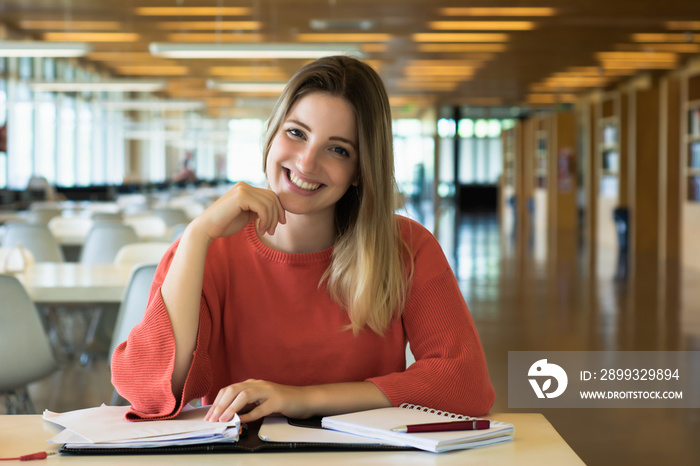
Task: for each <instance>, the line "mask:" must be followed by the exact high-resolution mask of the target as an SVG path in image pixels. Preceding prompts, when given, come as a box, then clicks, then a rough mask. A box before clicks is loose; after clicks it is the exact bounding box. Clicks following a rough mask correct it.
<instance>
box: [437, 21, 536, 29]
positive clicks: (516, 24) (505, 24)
mask: <svg viewBox="0 0 700 466" xmlns="http://www.w3.org/2000/svg"><path fill="white" fill-rule="evenodd" d="M428 27H429V28H430V29H433V30H439V31H459V30H462V31H530V30H532V29H535V23H533V22H532V21H430V22H429V23H428Z"/></svg>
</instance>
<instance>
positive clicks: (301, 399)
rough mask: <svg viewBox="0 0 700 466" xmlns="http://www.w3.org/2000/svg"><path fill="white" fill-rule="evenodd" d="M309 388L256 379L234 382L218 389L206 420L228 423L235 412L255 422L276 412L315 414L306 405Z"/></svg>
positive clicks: (297, 416)
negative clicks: (306, 394)
mask: <svg viewBox="0 0 700 466" xmlns="http://www.w3.org/2000/svg"><path fill="white" fill-rule="evenodd" d="M306 389H307V387H295V386H290V385H280V384H276V383H272V382H266V381H264V380H253V379H250V380H246V381H245V382H241V383H235V384H233V385H229V386H228V387H224V388H222V389H221V390H219V394H218V395H216V400H214V403H212V405H211V408H209V411H208V412H207V415H206V416H205V417H204V419H205V420H207V421H212V422H217V421H220V422H227V421H230V420H231V419H233V415H234V414H236V413H239V416H240V418H241V422H252V421H255V420H256V419H260V418H261V417H264V416H267V415H268V414H273V413H279V414H282V415H284V416H287V417H292V418H305V417H310V416H312V415H313V413H312V412H310V410H309V407H308V406H307V402H306V397H305V391H306ZM251 407H252V409H250V408H251ZM247 410H248V411H247ZM246 411H247V412H246ZM241 412H246V413H245V414H240V413H241Z"/></svg>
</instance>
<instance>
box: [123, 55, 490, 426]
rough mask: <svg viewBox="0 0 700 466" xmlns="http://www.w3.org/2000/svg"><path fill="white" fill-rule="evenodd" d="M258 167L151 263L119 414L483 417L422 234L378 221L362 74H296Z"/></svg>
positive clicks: (377, 161)
mask: <svg viewBox="0 0 700 466" xmlns="http://www.w3.org/2000/svg"><path fill="white" fill-rule="evenodd" d="M263 164H264V169H265V173H266V175H267V180H268V188H267V189H262V188H256V187H252V186H250V185H247V184H245V183H238V184H236V185H235V186H234V187H233V188H232V189H231V190H230V191H229V192H228V193H226V194H225V195H224V196H222V197H221V198H220V199H219V200H217V201H216V202H215V203H214V204H213V205H212V206H211V207H209V208H208V209H207V210H206V211H205V212H204V213H202V214H201V215H200V216H199V217H197V218H196V219H195V220H193V221H192V222H191V223H190V225H189V226H188V227H187V229H186V230H185V232H184V234H183V235H182V237H181V239H180V240H179V241H178V242H176V243H175V244H174V245H173V246H172V247H171V249H170V251H169V252H168V253H167V254H166V255H165V257H164V258H163V260H162V261H161V263H160V265H159V267H158V271H157V272H156V276H155V279H154V281H153V285H152V287H151V292H150V299H149V304H148V307H147V309H146V313H145V316H144V318H143V321H142V322H141V323H140V324H139V325H137V326H136V327H135V328H134V329H133V330H132V332H131V334H130V335H129V338H128V339H127V341H126V342H124V343H122V344H121V345H120V346H119V347H118V348H117V350H116V351H115V352H114V356H113V358H112V382H113V384H114V386H115V387H116V388H117V390H118V391H119V393H120V394H121V395H122V396H124V397H125V398H126V399H127V400H129V401H130V402H131V403H132V409H131V411H130V414H129V416H130V417H131V418H134V419H166V418H170V417H173V416H175V415H176V414H177V413H178V412H179V411H180V409H181V408H182V407H183V406H184V405H185V404H186V403H188V402H189V401H191V400H193V399H197V398H202V397H203V398H204V400H203V401H204V403H205V404H212V406H211V408H210V409H209V411H208V414H207V418H208V419H209V420H212V421H217V420H228V419H230V418H232V417H233V415H234V414H235V413H239V415H240V416H241V420H242V421H243V422H250V421H253V420H255V419H258V418H260V417H263V416H265V415H267V414H271V413H281V414H283V415H286V416H289V417H297V418H303V417H310V416H313V415H330V414H338V413H344V412H350V411H359V410H364V409H371V408H377V407H383V406H391V405H399V404H401V403H404V402H407V403H414V404H419V405H423V406H428V407H431V408H435V409H441V410H446V411H452V412H458V413H463V414H469V415H481V414H485V413H486V412H488V410H489V409H490V407H491V405H492V404H493V400H494V391H493V388H492V386H491V382H490V380H489V376H488V371H487V368H486V362H485V358H484V353H483V350H482V347H481V342H480V341H479V336H478V334H477V331H476V328H475V326H474V322H473V321H472V318H471V315H470V313H469V310H468V308H467V306H466V304H465V302H464V299H463V297H462V295H461V293H460V290H459V288H458V285H457V281H456V279H455V277H454V275H453V273H452V271H451V269H450V267H449V265H448V263H447V261H446V259H445V257H444V254H443V253H442V250H441V249H440V246H439V244H438V243H437V241H436V240H435V238H434V237H433V236H432V235H431V234H430V233H429V232H428V231H427V230H425V229H424V228H423V227H421V226H420V225H419V224H417V223H415V222H412V221H410V220H408V219H406V218H403V217H400V216H397V215H394V213H393V210H394V196H395V181H394V176H393V167H394V160H393V148H392V133H391V113H390V108H389V102H388V99H387V95H386V91H385V89H384V86H383V84H382V82H381V80H380V78H379V76H378V75H377V74H376V73H375V72H374V71H373V70H372V68H370V67H369V66H368V65H366V64H364V63H363V62H361V61H358V60H356V59H353V58H349V57H344V56H336V57H327V58H323V59H319V60H317V61H315V62H312V63H311V64H309V65H307V66H305V67H304V68H302V69H301V70H300V71H299V72H298V73H297V74H296V75H295V76H294V77H293V78H292V79H291V81H290V82H289V84H288V85H287V87H286V89H285V90H284V92H283V93H282V96H281V97H280V99H279V101H278V102H277V104H276V106H275V108H274V110H273V113H272V117H271V118H270V120H269V122H268V129H267V133H266V136H265V144H264V162H263ZM407 342H408V343H410V347H411V350H412V352H413V354H414V356H415V358H416V362H415V363H413V364H412V365H411V366H410V367H408V368H406V361H405V349H406V344H407Z"/></svg>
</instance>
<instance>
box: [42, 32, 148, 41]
mask: <svg viewBox="0 0 700 466" xmlns="http://www.w3.org/2000/svg"><path fill="white" fill-rule="evenodd" d="M42 39H44V40H48V41H52V42H53V41H83V42H138V41H139V40H140V39H141V37H140V36H139V35H138V34H136V33H135V32H46V33H44V34H42Z"/></svg>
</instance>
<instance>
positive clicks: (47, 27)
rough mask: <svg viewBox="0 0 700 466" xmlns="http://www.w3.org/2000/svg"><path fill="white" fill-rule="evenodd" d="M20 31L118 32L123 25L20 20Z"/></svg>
mask: <svg viewBox="0 0 700 466" xmlns="http://www.w3.org/2000/svg"><path fill="white" fill-rule="evenodd" d="M18 24H19V27H20V29H27V30H35V31H38V30H42V31H62V30H64V29H70V30H73V31H119V30H121V29H123V28H124V24H123V23H121V22H119V21H70V20H67V21H63V20H20V21H19V23H18Z"/></svg>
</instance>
